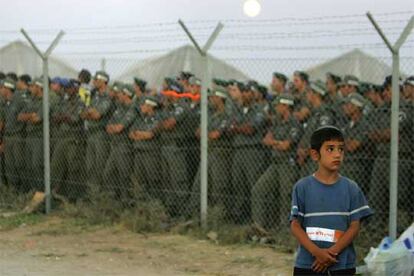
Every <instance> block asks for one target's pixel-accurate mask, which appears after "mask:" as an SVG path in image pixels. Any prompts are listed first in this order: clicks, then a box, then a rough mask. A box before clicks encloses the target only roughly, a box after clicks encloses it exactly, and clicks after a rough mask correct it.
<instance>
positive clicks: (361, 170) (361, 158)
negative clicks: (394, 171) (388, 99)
mask: <svg viewBox="0 0 414 276" xmlns="http://www.w3.org/2000/svg"><path fill="white" fill-rule="evenodd" d="M365 104H366V100H365V99H364V97H362V96H361V95H360V94H356V93H352V94H350V95H349V96H348V97H346V98H345V99H344V104H343V109H344V112H345V114H346V116H348V118H349V119H350V120H349V123H348V124H347V125H346V126H345V128H344V130H343V132H344V135H345V149H346V151H347V154H346V157H345V160H344V163H343V165H342V168H341V173H342V174H343V175H346V176H349V178H351V179H353V180H355V182H356V183H358V184H359V185H360V188H361V189H362V191H363V192H364V194H368V191H369V176H370V173H371V166H370V163H371V162H369V159H368V158H369V154H370V152H369V151H368V149H369V146H368V136H367V127H368V124H369V122H368V121H367V116H364V114H363V110H364V106H365Z"/></svg>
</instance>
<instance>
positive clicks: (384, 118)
mask: <svg viewBox="0 0 414 276" xmlns="http://www.w3.org/2000/svg"><path fill="white" fill-rule="evenodd" d="M383 87H384V92H383V98H384V104H383V105H382V107H380V108H379V109H378V111H377V112H376V113H375V114H376V120H375V121H372V122H370V125H371V126H372V127H371V128H370V129H369V133H368V135H369V137H370V139H371V140H372V141H373V142H374V143H376V144H377V156H376V159H375V162H374V167H373V169H372V174H371V183H370V193H369V200H370V206H372V208H373V209H374V210H375V211H376V217H377V222H378V223H381V225H380V226H381V227H384V226H386V225H388V223H387V221H388V208H389V173H390V159H389V158H390V140H391V129H390V128H391V98H392V93H393V92H392V91H391V87H392V81H391V76H390V77H387V78H386V80H385V82H384V85H383ZM400 92H401V91H400ZM398 117H399V135H398V138H399V142H398V143H399V148H398V157H399V162H398V176H399V177H398V205H399V206H398V207H399V209H400V212H399V218H398V221H399V226H401V230H403V229H405V228H406V227H408V226H409V224H411V223H412V220H413V216H412V214H413V213H412V212H413V210H412V208H413V207H412V206H413V205H412V202H413V197H412V195H413V191H412V184H411V183H412V182H411V181H412V173H413V170H412V168H413V161H412V160H413V152H414V151H413V142H412V138H413V137H414V133H413V122H414V120H413V113H412V108H411V107H410V106H409V105H407V103H406V102H405V101H404V100H401V102H400V110H399V114H398ZM401 211H403V212H401Z"/></svg>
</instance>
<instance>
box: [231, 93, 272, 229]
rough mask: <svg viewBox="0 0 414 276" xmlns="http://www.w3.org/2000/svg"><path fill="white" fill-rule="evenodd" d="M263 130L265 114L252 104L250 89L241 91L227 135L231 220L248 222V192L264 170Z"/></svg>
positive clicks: (252, 98)
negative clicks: (229, 136) (230, 154)
mask: <svg viewBox="0 0 414 276" xmlns="http://www.w3.org/2000/svg"><path fill="white" fill-rule="evenodd" d="M265 127H266V117H265V114H264V113H263V112H262V111H261V110H260V108H259V107H258V106H257V105H255V102H254V93H253V91H252V90H251V89H247V88H246V89H244V90H243V91H242V105H241V106H237V108H235V110H234V112H233V113H232V114H231V124H230V129H229V132H230V133H231V134H232V135H233V150H234V153H233V162H232V171H231V177H232V182H231V183H232V187H231V189H232V191H233V194H234V202H233V212H232V215H233V218H234V219H235V221H236V222H239V223H243V222H246V221H248V220H249V219H250V197H251V189H252V188H253V186H254V184H255V183H256V181H257V180H258V179H259V177H260V175H261V174H262V173H263V171H264V169H265V162H264V160H265V158H266V151H265V148H264V147H263V145H262V143H261V141H262V139H263V136H264V132H265Z"/></svg>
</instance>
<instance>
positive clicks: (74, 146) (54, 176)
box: [50, 79, 86, 202]
mask: <svg viewBox="0 0 414 276" xmlns="http://www.w3.org/2000/svg"><path fill="white" fill-rule="evenodd" d="M79 87H80V83H79V82H78V81H77V80H74V79H71V80H68V84H67V85H66V88H65V97H64V101H63V103H62V106H61V108H59V110H58V111H56V112H55V113H54V116H53V120H54V121H55V123H56V126H57V131H56V135H57V137H60V139H59V140H58V141H57V142H56V144H55V151H54V152H53V154H52V159H51V165H50V167H51V172H50V175H51V185H52V191H53V192H54V193H58V194H60V195H63V196H65V197H67V198H68V199H69V200H70V201H72V202H74V201H76V200H78V199H80V198H82V196H83V195H84V192H85V185H84V180H85V173H86V169H85V159H84V152H85V136H84V128H83V121H82V119H81V117H80V114H81V112H82V111H83V110H84V108H85V103H84V102H83V101H82V100H81V97H80V96H79V94H78V90H79Z"/></svg>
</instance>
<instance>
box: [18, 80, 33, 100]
mask: <svg viewBox="0 0 414 276" xmlns="http://www.w3.org/2000/svg"><path fill="white" fill-rule="evenodd" d="M31 81H32V78H31V77H30V76H29V75H26V74H24V75H21V76H20V77H19V79H18V81H17V82H16V96H18V97H20V98H21V100H23V101H27V100H26V99H27V98H29V97H31V95H30V91H29V84H30V83H31Z"/></svg>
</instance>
